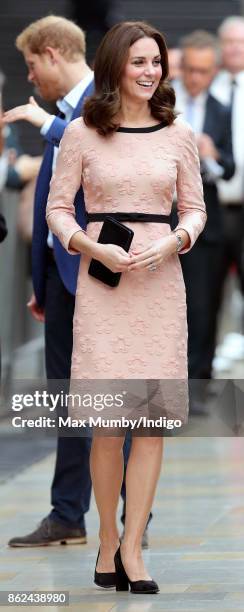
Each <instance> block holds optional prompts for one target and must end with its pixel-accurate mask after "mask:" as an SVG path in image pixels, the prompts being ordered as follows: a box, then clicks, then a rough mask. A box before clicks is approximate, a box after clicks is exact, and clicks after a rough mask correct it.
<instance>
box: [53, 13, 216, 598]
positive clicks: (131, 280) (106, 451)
mask: <svg viewBox="0 0 244 612" xmlns="http://www.w3.org/2000/svg"><path fill="white" fill-rule="evenodd" d="M167 75H168V57H167V49H166V45H165V41H164V38H163V36H162V35H161V33H159V32H158V31H157V30H155V29H154V28H153V27H151V26H149V25H148V24H145V23H143V22H124V23H121V24H118V25H116V26H114V27H113V28H112V29H111V30H110V31H109V32H108V33H107V34H106V36H105V37H104V39H103V41H102V43H101V45H100V47H99V49H98V52H97V55H96V60H95V94H94V95H93V96H92V97H91V98H89V99H88V100H87V102H86V106H85V111H84V117H83V118H80V119H77V120H75V121H73V122H72V123H71V124H70V125H69V126H68V127H67V129H66V131H65V134H64V137H63V139H62V142H61V147H60V152H59V155H58V161H57V167H56V171H55V175H54V176H53V179H52V182H51V189H50V196H49V203H48V208H47V220H48V224H49V227H50V229H51V230H52V231H53V232H54V233H55V234H56V235H57V236H58V238H59V239H60V241H61V242H62V244H63V245H64V247H65V248H66V249H67V251H68V252H69V253H71V254H72V253H76V254H77V252H78V253H81V254H82V258H81V265H80V271H79V279H78V287H77V294H76V308H75V315H74V344H73V359H72V375H71V378H72V379H73V380H75V379H77V380H81V379H86V380H89V379H90V380H91V379H93V380H95V379H114V380H121V379H122V380H123V379H130V380H131V379H137V380H138V379H140V380H141V381H143V380H147V381H149V382H150V380H151V382H152V384H153V382H154V383H155V380H156V381H166V382H167V381H168V382H169V383H170V382H171V387H172V380H173V381H174V383H175V384H174V387H177V384H179V382H181V381H182V382H184V381H186V379H187V326H186V302H185V288H184V282H183V278H182V273H181V266H180V262H179V257H178V253H179V252H181V253H185V252H187V251H188V250H189V249H190V248H191V247H192V246H193V244H194V242H195V240H196V239H197V237H198V235H199V234H200V232H201V231H202V229H203V227H204V224H205V221H206V213H205V206H204V202H203V195H202V184H201V177H200V173H199V160H198V154H197V148H196V144H195V141H194V136H193V134H192V131H191V129H190V127H189V126H188V125H187V124H185V123H183V122H182V121H181V120H180V119H176V115H175V112H174V104H175V96H174V92H173V90H172V89H171V87H170V86H169V85H168V84H167V82H166V78H167ZM80 185H82V187H83V190H84V196H85V203H86V209H87V212H88V215H91V216H90V218H89V217H88V220H90V221H92V222H90V223H89V224H88V226H87V231H86V232H84V231H83V230H82V229H81V227H80V226H79V225H78V224H77V222H76V220H75V209H74V205H73V202H74V198H75V194H76V192H77V190H78V189H79V188H80ZM175 188H176V189H177V195H178V215H179V224H178V227H177V228H176V230H175V231H174V232H171V229H170V225H169V215H170V212H171V205H172V199H173V195H174V191H175ZM122 212H123V213H127V216H126V215H125V216H123V217H118V218H120V219H123V220H126V221H127V222H126V225H127V227H130V228H132V229H133V231H134V238H133V242H132V246H131V249H130V251H129V253H127V252H126V251H125V250H124V249H122V248H121V247H120V246H117V245H114V244H101V243H98V242H97V239H98V236H99V233H100V230H101V227H102V220H103V216H100V217H99V218H98V217H97V218H96V217H95V215H94V213H95V214H98V213H104V217H105V216H106V214H109V215H110V216H112V215H113V214H115V213H116V215H117V216H118V213H122ZM134 213H143V215H142V217H141V218H140V220H138V218H137V220H136V221H135V218H134V220H133V219H132V217H131V215H133V214H134ZM92 214H93V215H94V216H93V217H92ZM116 215H115V216H116ZM146 215H155V217H149V216H148V217H147V216H146ZM91 258H94V259H96V260H98V261H99V262H101V263H103V264H104V265H105V266H106V267H107V268H109V269H110V270H111V271H112V272H121V273H122V275H121V278H120V282H119V285H118V286H117V287H110V286H108V285H106V284H104V283H103V282H101V281H99V280H97V279H95V278H93V277H92V276H90V275H89V274H88V268H89V264H90V261H91ZM176 395H177V394H176ZM177 397H178V400H177V401H175V402H172V401H171V399H170V398H171V395H170V392H169V393H168V394H167V392H166V393H165V395H164V414H167V416H171V417H173V418H180V419H181V420H182V421H183V422H184V421H185V420H186V413H187V405H186V402H185V401H183V400H182V395H181V393H180V392H179V394H178V395H177ZM165 398H167V401H166V400H165ZM147 434H148V432H147ZM123 442H124V437H123V436H122V434H121V435H120V436H112V435H110V436H109V435H101V433H100V435H97V436H94V438H93V443H92V451H91V475H92V482H93V487H94V493H95V498H96V503H97V507H98V512H99V517H100V530H99V536H100V549H99V554H98V559H97V564H96V570H95V582H96V583H97V584H99V585H100V586H104V587H106V586H107V587H108V586H113V585H116V588H117V590H128V588H129V585H130V589H131V591H132V592H134V593H157V592H158V590H159V588H158V585H157V583H156V582H155V581H154V580H152V579H151V577H150V575H149V574H148V571H147V570H146V568H145V565H144V561H143V559H142V555H141V538H142V534H143V531H144V528H145V525H146V522H147V518H148V514H149V512H150V509H151V506H152V502H153V498H154V494H155V488H156V483H157V480H158V477H159V474H160V469H161V459H162V435H156V436H155V435H152V436H150V435H146V436H143V435H141V436H134V437H133V441H132V449H131V453H130V458H129V463H128V467H127V474H126V522H125V532H124V538H123V540H122V543H121V545H120V546H119V544H120V541H119V534H118V529H117V525H116V511H117V506H118V500H119V494H120V489H121V483H122V478H123V453H122V448H123ZM115 553H116V554H115Z"/></svg>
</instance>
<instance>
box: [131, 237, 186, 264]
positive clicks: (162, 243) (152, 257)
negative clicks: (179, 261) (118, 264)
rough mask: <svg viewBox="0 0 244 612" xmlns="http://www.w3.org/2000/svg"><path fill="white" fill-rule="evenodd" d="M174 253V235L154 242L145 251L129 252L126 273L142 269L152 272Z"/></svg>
mask: <svg viewBox="0 0 244 612" xmlns="http://www.w3.org/2000/svg"><path fill="white" fill-rule="evenodd" d="M175 252H176V239H175V236H174V235H172V234H171V235H170V236H165V237H164V238H160V240H156V242H154V243H153V244H151V245H150V246H148V247H146V248H145V249H141V250H140V251H131V252H130V256H131V260H130V264H129V267H128V271H133V270H141V269H143V268H148V270H150V271H154V270H156V269H157V268H158V266H160V265H161V264H162V263H163V262H164V261H165V260H166V259H167V258H168V257H169V256H170V255H172V254H173V253H175Z"/></svg>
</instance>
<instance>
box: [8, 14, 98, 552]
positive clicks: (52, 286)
mask: <svg viewBox="0 0 244 612" xmlns="http://www.w3.org/2000/svg"><path fill="white" fill-rule="evenodd" d="M16 45H17V48H18V49H19V50H20V51H21V52H22V53H23V55H24V58H25V61H26V64H27V67H28V80H29V81H30V82H31V83H33V84H34V85H35V86H36V88H37V90H38V93H39V95H40V96H41V97H42V98H43V99H44V100H47V101H49V102H56V103H57V106H58V109H59V111H60V116H57V117H56V116H51V115H50V114H49V113H47V112H46V111H44V110H43V109H42V108H41V107H40V106H39V105H38V104H37V103H36V101H35V100H34V98H32V97H31V98H30V100H29V104H26V105H23V106H20V107H17V108H15V109H12V110H10V111H8V112H7V113H6V114H5V121H6V122H12V121H17V120H20V119H25V120H27V121H29V122H30V123H32V124H33V125H35V126H37V127H39V128H40V129H41V134H42V135H43V137H44V139H45V141H46V148H45V152H44V157H43V162H42V166H41V169H40V173H39V176H38V179H37V185H36V192H35V203H34V227H33V247H32V274H33V286H34V293H33V295H32V297H31V299H30V301H29V304H28V306H29V308H30V311H31V313H32V314H33V316H34V317H35V318H36V319H37V320H38V321H43V322H44V325H45V358H46V371H47V378H48V379H51V380H54V379H56V380H57V379H58V380H60V379H61V380H62V382H63V381H65V380H66V381H67V384H68V380H69V378H70V366H71V353H72V320H73V312H74V302H75V297H74V294H75V290H76V280H77V274H78V267H79V261H80V256H77V257H76V256H74V257H70V255H68V254H67V253H66V251H65V250H64V249H63V247H62V246H61V244H60V243H59V241H58V240H57V239H56V238H55V236H52V235H51V234H50V233H49V231H48V227H47V224H46V220H45V212H46V203H47V197H48V192H49V183H50V179H51V176H52V172H53V171H54V168H55V160H56V156H57V151H58V146H59V142H60V140H61V137H62V135H63V132H64V129H65V127H66V125H67V123H68V122H69V121H71V120H72V119H75V118H76V117H79V116H80V115H81V112H82V106H83V103H84V100H85V98H86V97H87V96H88V95H90V94H91V93H92V91H93V72H92V71H91V70H90V68H89V66H88V65H87V63H86V60H85V37H84V33H83V32H82V30H80V28H79V27H78V26H76V25H75V24H73V23H72V22H71V21H69V20H67V19H64V18H63V17H55V16H49V17H45V18H43V19H40V20H38V21H36V22H35V23H33V24H31V25H30V26H28V27H27V28H26V29H25V30H24V31H23V32H22V33H21V34H20V35H19V36H18V38H17V41H16ZM75 203H76V212H77V220H78V223H80V225H81V226H82V227H85V206H84V199H83V192H82V190H79V191H78V193H77V195H76V199H75ZM90 442H91V441H90V439H89V438H87V437H84V438H78V437H76V438H73V437H72V438H69V437H58V443H57V459H56V467H55V474H54V479H53V483H52V491H51V498H52V499H51V501H52V506H53V509H52V511H51V513H50V514H49V515H48V516H47V517H45V518H44V519H43V520H42V522H41V524H40V526H39V527H38V528H37V529H36V530H35V531H33V532H32V533H30V534H28V535H26V536H24V537H16V538H12V540H10V542H9V545H10V546H38V545H43V544H46V545H48V544H53V543H55V542H56V543H63V542H66V543H81V544H82V543H85V542H86V529H85V520H84V515H85V513H86V512H87V511H88V509H89V503H90V496H91V479H90V471H89V454H90Z"/></svg>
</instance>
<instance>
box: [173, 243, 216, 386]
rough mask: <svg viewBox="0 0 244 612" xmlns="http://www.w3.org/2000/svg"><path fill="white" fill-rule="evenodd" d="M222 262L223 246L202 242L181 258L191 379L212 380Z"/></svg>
mask: <svg viewBox="0 0 244 612" xmlns="http://www.w3.org/2000/svg"><path fill="white" fill-rule="evenodd" d="M220 258H221V248H220V245H219V244H211V243H210V244H209V243H207V242H205V241H203V240H202V241H201V239H199V241H198V242H197V243H196V245H195V246H194V247H193V249H192V251H189V253H185V254H184V255H182V256H181V257H180V261H181V266H182V271H183V276H184V281H185V286H186V301H187V323H188V374H189V378H196V379H198V378H200V379H207V378H210V377H211V369H212V360H213V356H214V350H215V335H216V324H217V301H218V292H217V281H218V277H219V268H220Z"/></svg>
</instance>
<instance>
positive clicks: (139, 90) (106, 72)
mask: <svg viewBox="0 0 244 612" xmlns="http://www.w3.org/2000/svg"><path fill="white" fill-rule="evenodd" d="M111 49H116V50H117V52H116V53H113V52H111ZM167 76H168V54H167V47H166V43H165V40H164V37H163V35H162V34H161V32H159V31H158V30H156V29H155V28H153V27H152V26H150V25H149V24H146V23H143V22H123V23H119V24H117V25H115V26H114V27H113V28H112V29H111V30H110V31H109V32H108V33H107V34H106V36H105V37H104V38H103V40H102V42H101V45H100V47H99V49H98V51H97V54H96V59H95V89H96V91H95V94H94V95H93V96H92V97H90V98H89V100H87V102H86V104H85V109H84V120H85V123H86V125H87V126H89V127H92V126H93V127H96V128H97V130H98V132H99V133H100V134H102V135H106V134H109V133H112V132H114V131H115V130H116V129H117V128H118V127H119V126H120V125H121V124H122V123H123V120H124V118H125V117H124V116H123V112H121V110H122V107H123V104H124V102H125V100H126V105H127V108H128V104H129V103H130V102H132V103H133V105H134V104H137V105H138V111H139V113H140V115H141V117H142V118H143V119H142V125H143V127H145V111H146V113H147V115H148V125H153V124H156V123H158V122H159V121H160V122H162V123H163V124H164V126H166V125H171V123H173V121H174V119H175V117H176V114H175V112H174V105H175V94H174V90H173V89H172V87H171V86H170V85H169V84H168V83H167V81H166V80H165V79H167ZM143 100H144V102H145V104H144V107H142V106H141V102H142V101H143ZM138 118H139V117H138ZM126 119H127V124H126V125H127V127H129V125H128V112H126ZM133 125H134V117H133Z"/></svg>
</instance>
